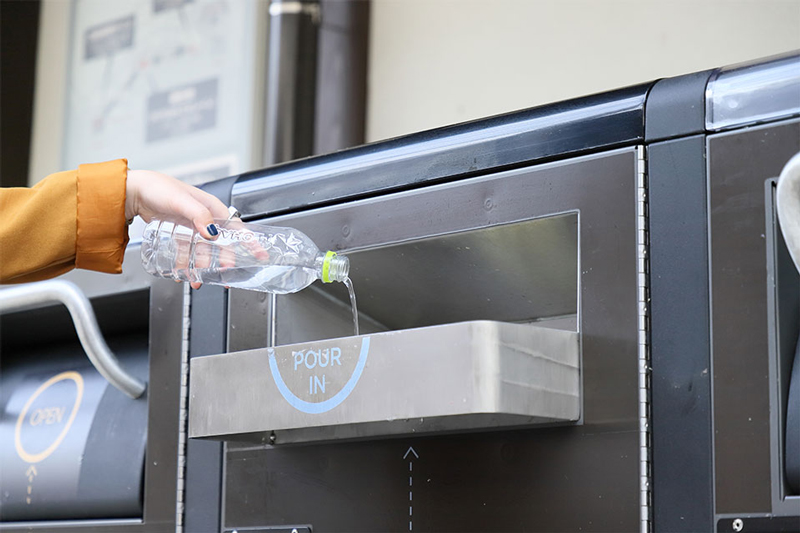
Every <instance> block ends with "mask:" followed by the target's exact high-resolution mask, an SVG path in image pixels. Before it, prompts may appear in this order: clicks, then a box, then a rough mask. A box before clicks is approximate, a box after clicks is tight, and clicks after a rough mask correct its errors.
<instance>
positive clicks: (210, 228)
mask: <svg viewBox="0 0 800 533" xmlns="http://www.w3.org/2000/svg"><path fill="white" fill-rule="evenodd" d="M206 229H207V230H208V232H209V233H210V234H211V235H213V236H215V237H216V236H217V234H218V233H219V231H218V230H217V226H216V225H214V224H209V225H208V226H206Z"/></svg>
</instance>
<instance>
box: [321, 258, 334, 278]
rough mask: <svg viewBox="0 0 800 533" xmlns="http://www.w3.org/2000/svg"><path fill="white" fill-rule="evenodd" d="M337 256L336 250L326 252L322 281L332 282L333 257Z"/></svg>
mask: <svg viewBox="0 0 800 533" xmlns="http://www.w3.org/2000/svg"><path fill="white" fill-rule="evenodd" d="M335 256H336V252H331V251H329V252H328V253H326V254H325V260H324V261H323V262H322V282H323V283H330V282H331V281H332V280H331V259H333V258H334V257H335Z"/></svg>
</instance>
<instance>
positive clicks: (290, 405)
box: [189, 321, 581, 444]
mask: <svg viewBox="0 0 800 533" xmlns="http://www.w3.org/2000/svg"><path fill="white" fill-rule="evenodd" d="M579 361H580V349H579V337H578V334H577V333H575V332H571V331H563V330H558V329H551V328H545V327H539V326H531V325H522V324H507V323H503V322H490V321H474V322H462V323H457V324H447V325H442V326H430V327H425V328H418V329H409V330H402V331H392V332H386V333H377V334H371V335H362V336H358V337H346V338H340V339H330V340H324V341H315V342H309V343H304V344H295V345H289V346H279V347H277V348H274V349H271V348H262V349H257V350H248V351H243V352H235V353H228V354H221V355H212V356H207V357H198V358H195V359H192V360H191V371H190V383H189V392H190V403H189V436H190V437H206V438H217V439H229V440H253V439H255V440H259V441H262V442H272V443H275V444H280V443H287V442H308V441H321V440H332V439H340V438H356V437H375V436H382V435H394V434H403V433H423V432H436V431H452V430H467V429H478V428H488V427H510V426H519V425H533V424H545V423H547V424H549V423H565V422H571V421H575V420H578V418H579V417H580V408H581V401H580V400H581V399H580V365H579Z"/></svg>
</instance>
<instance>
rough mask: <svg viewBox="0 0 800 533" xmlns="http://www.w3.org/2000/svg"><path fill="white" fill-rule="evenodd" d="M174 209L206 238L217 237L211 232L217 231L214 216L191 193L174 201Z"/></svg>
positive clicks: (212, 238)
mask: <svg viewBox="0 0 800 533" xmlns="http://www.w3.org/2000/svg"><path fill="white" fill-rule="evenodd" d="M174 207H175V211H176V212H177V213H178V214H179V215H180V216H182V217H184V218H186V219H187V220H189V221H191V223H192V226H194V229H195V230H197V232H198V233H199V234H200V235H202V236H203V238H205V239H208V240H214V239H216V238H217V236H216V235H214V234H213V233H212V232H214V233H216V232H217V227H216V226H215V225H214V216H213V215H212V214H211V211H209V210H208V208H207V207H206V206H205V205H203V204H202V203H201V202H200V201H198V200H197V199H195V198H194V197H193V196H192V195H191V194H189V195H185V196H183V197H182V198H180V199H178V200H177V201H176V202H175V203H174Z"/></svg>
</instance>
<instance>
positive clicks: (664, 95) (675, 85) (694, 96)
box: [644, 70, 714, 143]
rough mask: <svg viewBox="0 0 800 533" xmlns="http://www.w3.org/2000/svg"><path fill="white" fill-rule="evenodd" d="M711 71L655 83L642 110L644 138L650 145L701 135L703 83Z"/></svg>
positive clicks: (703, 105)
mask: <svg viewBox="0 0 800 533" xmlns="http://www.w3.org/2000/svg"><path fill="white" fill-rule="evenodd" d="M713 72H714V71H713V70H704V71H703V72H695V73H693V74H686V75H685V76H678V77H676V78H667V79H663V80H659V81H658V82H656V84H655V85H654V86H653V88H652V89H651V90H650V94H649V95H648V97H647V105H646V107H645V120H644V138H645V141H646V142H648V143H650V142H654V141H661V140H665V139H674V138H676V137H684V136H686V135H695V134H698V133H703V132H704V131H705V125H706V109H705V105H706V98H705V95H706V84H707V83H708V79H709V77H711V74H712V73H713Z"/></svg>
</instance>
